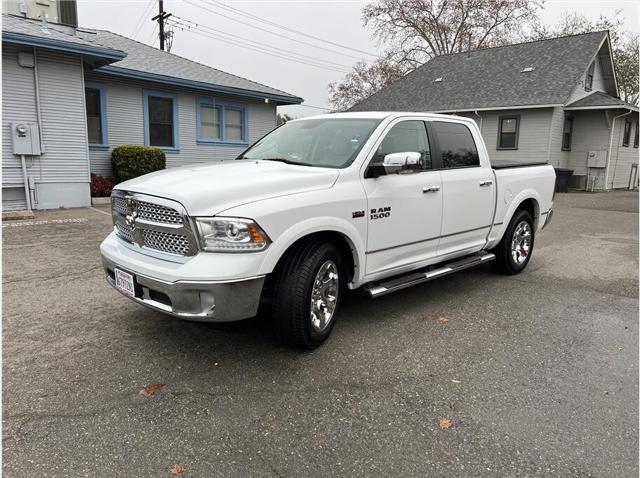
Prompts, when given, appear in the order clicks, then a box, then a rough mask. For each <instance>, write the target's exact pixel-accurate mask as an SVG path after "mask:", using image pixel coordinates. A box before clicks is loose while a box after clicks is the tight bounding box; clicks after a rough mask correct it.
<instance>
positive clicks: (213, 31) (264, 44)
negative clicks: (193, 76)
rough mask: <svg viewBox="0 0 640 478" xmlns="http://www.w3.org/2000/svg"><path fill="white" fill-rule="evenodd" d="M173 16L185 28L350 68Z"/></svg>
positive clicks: (338, 66) (348, 67) (346, 66)
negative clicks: (204, 30) (202, 30)
mask: <svg viewBox="0 0 640 478" xmlns="http://www.w3.org/2000/svg"><path fill="white" fill-rule="evenodd" d="M174 18H178V19H179V20H178V21H175V20H174V24H177V25H181V26H182V27H184V26H186V27H187V29H190V28H196V29H206V30H208V31H210V32H212V33H213V34H220V35H225V36H228V37H232V38H235V39H238V40H240V41H242V42H245V43H253V44H254V45H256V46H257V47H259V48H269V49H274V50H277V51H278V53H286V54H288V55H294V56H297V57H300V58H302V59H304V60H309V61H313V62H315V63H326V64H329V65H331V66H333V67H337V68H346V69H347V70H349V69H350V68H351V67H350V66H349V65H343V64H340V63H336V62H333V61H330V60H324V59H322V58H316V57H312V56H308V55H305V54H303V53H298V52H295V51H293V50H287V49H284V48H280V47H277V46H274V45H270V44H268V43H264V42H257V41H254V40H249V39H248V38H243V37H241V36H239V35H234V34H233V33H228V32H225V31H222V30H217V29H215V28H213V27H209V26H207V25H202V24H199V23H196V22H193V21H191V20H187V19H185V18H182V17H178V16H177V15H174ZM185 22H188V23H189V24H190V25H191V26H189V25H187V24H186V23H185ZM179 28H180V27H179Z"/></svg>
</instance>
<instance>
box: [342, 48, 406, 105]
mask: <svg viewBox="0 0 640 478" xmlns="http://www.w3.org/2000/svg"><path fill="white" fill-rule="evenodd" d="M402 73H403V71H402V69H401V68H400V66H399V65H398V64H396V63H392V62H390V61H388V60H385V59H379V60H376V61H375V62H373V63H372V64H368V63H366V62H364V61H360V62H358V63H356V64H355V65H354V66H353V71H351V72H350V73H347V76H345V77H344V78H343V79H342V81H340V82H339V83H338V82H333V83H329V103H330V104H331V106H332V107H333V109H334V110H336V111H344V110H346V109H348V108H350V107H351V106H353V105H354V104H355V103H357V102H358V101H361V100H364V99H365V98H368V97H369V96H371V95H372V94H374V93H375V92H376V91H378V90H380V89H381V88H383V87H385V86H387V85H389V84H391V83H393V82H394V81H395V80H397V79H398V78H400V77H401V76H402Z"/></svg>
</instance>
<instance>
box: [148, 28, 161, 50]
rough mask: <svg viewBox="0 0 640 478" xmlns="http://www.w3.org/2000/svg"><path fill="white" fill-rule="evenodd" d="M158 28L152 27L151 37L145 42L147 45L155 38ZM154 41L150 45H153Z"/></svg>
mask: <svg viewBox="0 0 640 478" xmlns="http://www.w3.org/2000/svg"><path fill="white" fill-rule="evenodd" d="M157 28H158V25H155V26H154V27H153V31H152V32H151V36H150V37H149V39H148V40H147V43H149V42H151V40H153V38H154V37H155V36H156V29H157ZM155 43H156V41H155V40H153V43H151V45H152V46H153V45H155Z"/></svg>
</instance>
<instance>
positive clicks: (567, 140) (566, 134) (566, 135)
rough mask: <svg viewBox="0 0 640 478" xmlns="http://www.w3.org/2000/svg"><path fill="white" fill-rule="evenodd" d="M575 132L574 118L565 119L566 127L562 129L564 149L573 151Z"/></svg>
mask: <svg viewBox="0 0 640 478" xmlns="http://www.w3.org/2000/svg"><path fill="white" fill-rule="evenodd" d="M572 134H573V118H572V117H570V116H569V117H567V118H565V119H564V128H563V130H562V151H571V135H572Z"/></svg>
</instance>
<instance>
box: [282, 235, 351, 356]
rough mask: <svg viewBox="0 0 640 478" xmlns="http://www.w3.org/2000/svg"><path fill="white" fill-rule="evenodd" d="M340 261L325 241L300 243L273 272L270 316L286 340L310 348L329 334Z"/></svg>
mask: <svg viewBox="0 0 640 478" xmlns="http://www.w3.org/2000/svg"><path fill="white" fill-rule="evenodd" d="M341 269H342V262H341V260H340V254H339V253H338V251H337V250H336V248H335V247H334V246H333V245H332V244H329V243H322V242H310V243H307V244H303V245H302V246H300V247H299V248H298V249H296V250H295V251H293V252H292V253H291V254H290V255H289V257H287V258H286V260H285V263H284V264H283V266H282V268H281V269H280V270H279V271H278V272H277V273H276V278H275V284H274V285H275V290H274V298H273V299H274V300H273V315H274V319H275V324H276V327H277V329H278V332H279V334H280V336H281V337H282V338H283V339H285V340H286V341H287V342H289V343H291V344H293V345H296V346H299V347H303V348H307V349H314V348H316V347H317V346H319V345H320V344H322V342H324V341H325V340H326V339H327V338H328V337H329V334H331V330H332V329H333V326H334V324H335V318H336V313H337V310H338V306H339V304H340V299H341V296H342V294H341V289H342V287H343V275H342V273H341Z"/></svg>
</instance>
